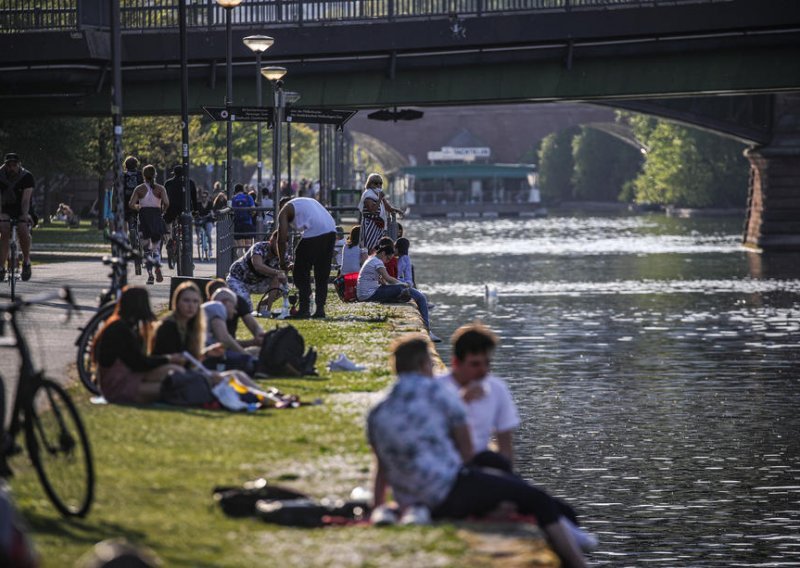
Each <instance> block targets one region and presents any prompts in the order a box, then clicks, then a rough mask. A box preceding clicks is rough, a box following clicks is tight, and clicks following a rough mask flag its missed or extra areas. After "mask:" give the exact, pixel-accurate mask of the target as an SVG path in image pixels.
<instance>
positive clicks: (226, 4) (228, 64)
mask: <svg viewBox="0 0 800 568" xmlns="http://www.w3.org/2000/svg"><path fill="white" fill-rule="evenodd" d="M241 3H242V0H217V4H219V5H220V7H222V8H224V9H225V44H226V45H225V86H226V89H225V109H226V110H227V111H228V120H227V123H228V124H227V129H226V132H225V148H226V154H225V156H226V162H225V191H226V193H227V194H228V199H230V198H231V187H232V185H231V160H232V158H233V149H232V139H233V123H232V122H231V118H230V106H231V104H233V60H232V59H231V57H232V52H233V39H232V35H233V34H232V33H231V11H232V10H233V9H234V8H236V7H237V6H238V5H239V4H241Z"/></svg>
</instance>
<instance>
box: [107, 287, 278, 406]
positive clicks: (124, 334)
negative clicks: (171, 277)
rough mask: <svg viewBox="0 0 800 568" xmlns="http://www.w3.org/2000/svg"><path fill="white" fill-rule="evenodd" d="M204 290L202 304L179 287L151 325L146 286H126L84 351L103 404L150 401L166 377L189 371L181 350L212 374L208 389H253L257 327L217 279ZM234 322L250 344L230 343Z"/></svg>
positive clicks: (197, 295)
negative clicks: (228, 381) (224, 385)
mask: <svg viewBox="0 0 800 568" xmlns="http://www.w3.org/2000/svg"><path fill="white" fill-rule="evenodd" d="M206 293H207V295H208V297H210V298H211V299H210V300H209V301H208V302H205V303H203V302H202V296H201V293H200V289H199V288H198V287H197V285H195V284H194V283H193V282H183V283H182V284H180V285H179V286H178V287H177V288H175V291H174V293H173V295H172V311H170V312H169V313H168V314H167V315H166V316H164V317H163V318H162V319H160V320H159V319H157V318H156V316H155V314H154V313H153V310H152V308H151V306H150V297H149V294H148V292H147V289H145V288H142V287H137V286H128V287H126V288H125V289H124V290H123V292H122V295H121V296H120V299H119V301H118V302H117V306H116V309H115V310H114V312H113V314H112V315H111V317H110V318H109V319H108V320H107V321H106V325H105V326H104V327H103V328H102V330H100V332H99V333H98V335H97V337H96V338H95V340H94V343H93V346H92V358H93V360H94V362H95V364H96V366H97V380H98V386H99V388H100V391H101V392H102V394H103V396H104V397H105V398H106V400H108V401H109V402H113V403H121V404H146V403H151V402H156V401H158V400H159V399H160V398H161V388H162V383H163V382H164V381H165V380H166V378H167V377H168V376H169V375H171V374H173V373H184V372H186V371H187V370H188V369H189V367H190V361H189V360H187V357H186V356H185V355H184V354H185V353H188V354H190V355H191V356H192V358H194V359H195V360H197V361H200V362H202V364H203V366H204V367H205V368H207V369H210V370H211V371H212V372H211V373H209V374H208V375H209V376H210V379H209V380H210V381H211V382H212V383H213V384H216V383H217V382H219V381H221V380H223V379H225V378H227V377H229V376H234V377H235V378H237V379H238V380H239V382H241V383H242V384H245V385H247V386H250V387H254V388H258V386H257V385H256V384H255V383H254V382H253V381H252V379H251V376H252V375H253V374H254V373H255V369H256V362H257V352H258V346H259V345H260V343H261V341H262V339H263V336H264V334H265V332H264V330H263V329H262V328H261V326H260V325H259V324H258V322H257V321H256V320H255V318H253V317H252V316H251V315H250V311H249V310H248V309H247V307H246V306H242V305H241V304H240V303H239V302H238V301H237V296H236V294H234V293H233V291H231V290H230V289H229V288H227V285H226V284H225V281H224V280H214V281H211V282H209V283H208V285H207V286H206ZM239 318H242V321H243V322H244V323H245V326H246V327H247V328H248V330H250V332H251V333H252V334H253V339H252V340H248V341H238V340H237V339H236V327H237V326H238V322H239ZM248 349H249V350H248ZM213 384H212V386H213Z"/></svg>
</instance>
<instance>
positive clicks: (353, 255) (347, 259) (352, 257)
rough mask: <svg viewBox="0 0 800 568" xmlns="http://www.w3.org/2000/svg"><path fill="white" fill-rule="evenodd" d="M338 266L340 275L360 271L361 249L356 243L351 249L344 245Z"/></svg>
mask: <svg viewBox="0 0 800 568" xmlns="http://www.w3.org/2000/svg"><path fill="white" fill-rule="evenodd" d="M339 264H341V265H342V274H350V273H351V272H358V271H359V270H361V247H359V246H358V243H356V244H354V245H353V246H351V247H349V246H347V245H345V246H344V247H343V248H342V258H341V261H340V262H339Z"/></svg>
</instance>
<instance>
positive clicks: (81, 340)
mask: <svg viewBox="0 0 800 568" xmlns="http://www.w3.org/2000/svg"><path fill="white" fill-rule="evenodd" d="M107 238H108V239H109V240H110V241H111V250H112V253H113V254H112V255H110V256H108V255H107V256H104V257H103V264H105V265H106V266H110V267H111V272H110V273H109V275H108V277H109V278H110V279H111V286H110V287H109V288H108V289H106V290H103V292H102V293H101V295H100V298H99V304H100V307H99V309H98V310H97V313H96V314H95V315H93V316H92V318H91V319H90V320H89V321H88V322H87V323H86V325H85V326H83V329H82V330H81V334H80V335H79V336H78V339H77V340H76V341H75V345H76V346H77V348H78V352H77V366H78V376H79V377H80V379H81V383H82V384H83V386H85V387H86V388H87V389H88V390H89V392H91V393H92V394H94V395H99V394H100V388H99V387H98V386H97V370H96V368H95V363H94V361H93V360H92V345H93V344H94V338H95V337H96V336H97V334H98V333H99V332H100V330H101V329H102V328H103V325H104V324H105V321H106V320H107V319H108V318H109V317H110V316H111V314H112V313H113V312H114V308H115V307H116V305H117V300H118V299H119V297H120V295H121V294H122V289H123V288H124V287H125V286H127V285H128V263H129V262H131V261H134V262H137V261H138V262H139V263H141V259H142V257H141V255H140V254H139V253H138V252H137V251H135V250H133V248H132V247H131V246H130V245H129V244H128V242H127V241H126V240H125V237H123V236H122V235H121V234H119V233H112V234H110V235H108V236H107Z"/></svg>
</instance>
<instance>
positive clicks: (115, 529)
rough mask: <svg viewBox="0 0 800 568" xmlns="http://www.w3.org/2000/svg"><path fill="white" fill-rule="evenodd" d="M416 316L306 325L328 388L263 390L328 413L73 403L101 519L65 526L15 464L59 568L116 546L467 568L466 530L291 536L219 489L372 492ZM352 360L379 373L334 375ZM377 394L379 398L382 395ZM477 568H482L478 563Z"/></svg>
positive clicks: (172, 556)
mask: <svg viewBox="0 0 800 568" xmlns="http://www.w3.org/2000/svg"><path fill="white" fill-rule="evenodd" d="M409 313H410V312H409V311H403V310H400V309H397V308H392V307H387V306H379V305H375V304H371V305H370V304H366V305H365V304H361V305H346V306H345V305H342V304H340V303H338V301H332V302H330V303H329V306H328V314H329V319H327V320H325V321H316V320H307V321H298V322H294V323H295V324H296V326H297V327H298V329H300V331H301V333H302V334H303V336H304V337H305V339H306V342H307V345H310V346H314V347H315V348H317V349H318V350H319V353H320V357H319V360H318V363H317V369H318V371H319V372H320V376H319V377H306V378H292V379H288V378H284V379H275V380H269V381H262V384H264V385H265V386H267V385H269V386H277V387H278V388H280V389H282V390H284V391H286V392H291V393H296V394H299V395H300V396H301V398H302V399H303V400H313V399H315V398H318V397H319V398H322V399H323V401H324V404H322V405H320V406H306V407H302V408H299V409H294V410H267V411H258V412H255V413H252V414H234V413H230V412H225V411H207V410H199V409H179V408H174V407H167V406H154V407H149V408H145V407H126V406H114V405H104V406H97V405H92V404H90V403H89V402H88V400H87V399H88V396H87V395H86V392H85V391H83V390H82V389H80V388H79V387H75V388H73V389H71V394H72V396H73V398H74V399H75V400H76V402H78V404H79V408H80V412H81V415H82V417H83V419H84V421H85V424H86V426H87V429H88V431H89V436H90V439H91V444H92V450H93V452H94V460H95V466H96V471H97V484H96V489H97V495H96V500H95V503H94V506H93V508H92V510H91V511H90V513H89V515H88V517H87V518H86V519H82V520H64V519H62V518H60V517H59V515H58V514H57V513H56V512H55V510H54V509H53V507H52V506H51V505H50V503H49V501H48V500H47V498H46V497H45V495H44V492H43V490H42V489H41V487H40V486H39V483H38V480H37V478H36V476H35V473H34V471H33V469H32V468H31V467H30V466H29V464H28V460H27V458H26V457H23V456H22V455H21V456H17V457H15V458H14V460H13V461H12V467H14V469H15V471H16V476H15V477H14V479H13V482H12V487H13V490H14V494H15V497H16V500H17V503H18V505H19V507H20V509H21V511H22V513H23V515H24V516H25V517H26V518H27V519H28V521H29V523H30V525H31V527H32V531H33V534H34V540H35V544H36V546H37V548H38V550H39V551H40V552H41V554H42V557H43V559H44V565H45V566H71V565H72V564H73V563H74V562H75V560H76V559H77V558H78V557H79V556H81V555H82V554H84V553H85V552H86V551H87V550H89V549H90V548H91V546H92V545H93V544H94V543H96V542H98V541H100V540H103V539H107V538H112V537H125V538H127V539H128V540H130V541H132V542H134V543H136V544H139V545H145V546H147V547H149V548H151V549H153V550H154V551H155V553H156V554H157V555H158V556H159V557H160V558H161V559H162V560H163V561H164V563H165V565H166V566H254V565H259V566H330V565H332V564H336V565H338V566H408V565H410V564H417V565H419V566H430V565H444V566H447V565H453V566H463V565H464V564H465V562H466V559H465V556H464V555H465V551H466V545H465V544H464V541H463V540H462V539H461V538H460V537H459V536H458V534H457V530H456V529H455V528H454V527H452V526H449V525H448V526H437V527H427V528H394V529H373V528H369V527H347V528H327V529H314V530H306V529H290V528H285V527H276V526H272V525H268V524H265V523H262V522H261V521H259V520H257V519H229V518H227V517H226V516H225V515H223V514H222V512H221V511H220V510H219V509H218V507H216V506H215V505H214V503H213V500H212V497H211V490H212V487H214V486H215V485H228V484H241V483H242V482H244V481H246V480H249V479H253V478H256V477H260V476H264V477H266V478H267V479H268V480H270V481H272V482H280V483H284V484H288V485H291V486H293V487H295V488H297V489H300V490H302V491H305V492H307V493H309V494H311V495H313V496H315V497H323V496H326V495H331V496H338V497H344V498H346V497H347V495H348V494H349V492H350V490H351V489H352V488H353V487H355V486H357V485H362V486H367V487H368V486H369V485H368V483H369V467H370V464H371V459H370V455H369V450H368V446H367V444H366V440H365V436H364V419H363V417H364V414H365V412H366V409H367V408H368V406H369V404H370V403H371V401H372V400H373V399H374V396H375V395H374V393H375V392H376V391H378V390H380V389H382V388H384V387H385V386H387V385H388V384H389V383H390V381H391V376H390V373H389V371H388V367H387V357H386V353H387V347H388V344H389V341H390V339H391V338H392V337H393V336H395V335H396V334H397V333H399V332H401V331H404V330H407V329H410V328H413V327H415V325H416V323H415V321H416V320H415V318H414V317H411V318H409V317H408V316H407V314H409ZM338 353H345V354H347V356H348V357H350V358H351V359H352V360H354V361H356V362H357V363H360V364H364V365H367V366H368V370H367V371H365V372H361V373H359V372H353V373H342V372H337V373H330V372H328V371H327V369H326V364H327V362H328V361H329V360H330V359H331V358H333V356H335V355H336V354H338ZM369 393H373V394H371V395H370V394H369ZM466 563H467V564H469V562H466Z"/></svg>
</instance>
